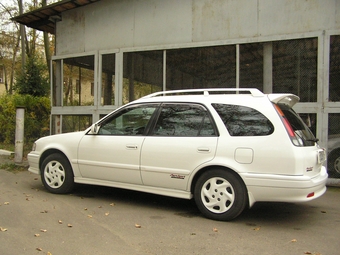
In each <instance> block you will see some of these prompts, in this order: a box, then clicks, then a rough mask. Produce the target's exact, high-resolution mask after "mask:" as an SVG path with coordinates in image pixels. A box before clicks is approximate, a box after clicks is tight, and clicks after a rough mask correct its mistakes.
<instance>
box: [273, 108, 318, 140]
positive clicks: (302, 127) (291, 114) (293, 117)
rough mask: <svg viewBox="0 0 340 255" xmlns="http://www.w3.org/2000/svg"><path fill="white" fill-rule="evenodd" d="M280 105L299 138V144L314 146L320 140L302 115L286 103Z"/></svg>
mask: <svg viewBox="0 0 340 255" xmlns="http://www.w3.org/2000/svg"><path fill="white" fill-rule="evenodd" d="M279 107H280V109H281V110H282V112H283V113H284V115H285V117H286V118H287V120H288V121H289V124H290V126H291V127H292V129H293V131H294V133H295V136H296V137H297V138H298V142H299V146H314V144H315V142H317V141H318V140H317V139H316V138H315V136H314V135H313V133H312V131H311V130H310V129H309V128H308V127H307V125H306V124H305V123H304V122H303V120H302V119H301V117H300V116H299V115H298V114H297V113H296V112H295V111H294V110H293V109H292V108H289V107H287V106H285V105H279Z"/></svg>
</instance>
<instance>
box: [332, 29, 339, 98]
mask: <svg viewBox="0 0 340 255" xmlns="http://www.w3.org/2000/svg"><path fill="white" fill-rule="evenodd" d="M330 39H331V45H330V54H329V101H333V102H334V101H340V35H333V36H331V38H330Z"/></svg>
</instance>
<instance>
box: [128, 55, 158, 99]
mask: <svg viewBox="0 0 340 255" xmlns="http://www.w3.org/2000/svg"><path fill="white" fill-rule="evenodd" d="M123 65H124V67H123V69H124V70H123V104H126V103H128V102H131V101H133V100H135V99H138V98H141V97H143V96H146V95H148V94H150V93H153V92H158V91H162V90H163V51H143V52H127V53H124V60H123Z"/></svg>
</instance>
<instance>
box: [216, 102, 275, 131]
mask: <svg viewBox="0 0 340 255" xmlns="http://www.w3.org/2000/svg"><path fill="white" fill-rule="evenodd" d="M212 106H213V107H214V109H215V110H216V112H217V113H218V114H219V116H220V117H221V119H222V121H223V123H224V125H225V127H226V128H227V130H228V132H229V134H230V135H231V136H266V135H270V134H272V133H273V132H274V126H273V124H272V123H271V121H270V120H269V119H268V118H267V117H266V116H264V115H263V114H262V113H261V112H259V111H257V110H255V109H253V108H250V107H246V106H241V105H229V104H212Z"/></svg>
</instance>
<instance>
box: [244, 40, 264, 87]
mask: <svg viewBox="0 0 340 255" xmlns="http://www.w3.org/2000/svg"><path fill="white" fill-rule="evenodd" d="M240 88H257V89H259V90H261V91H263V45H262V44H261V43H251V44H241V45H240Z"/></svg>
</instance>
